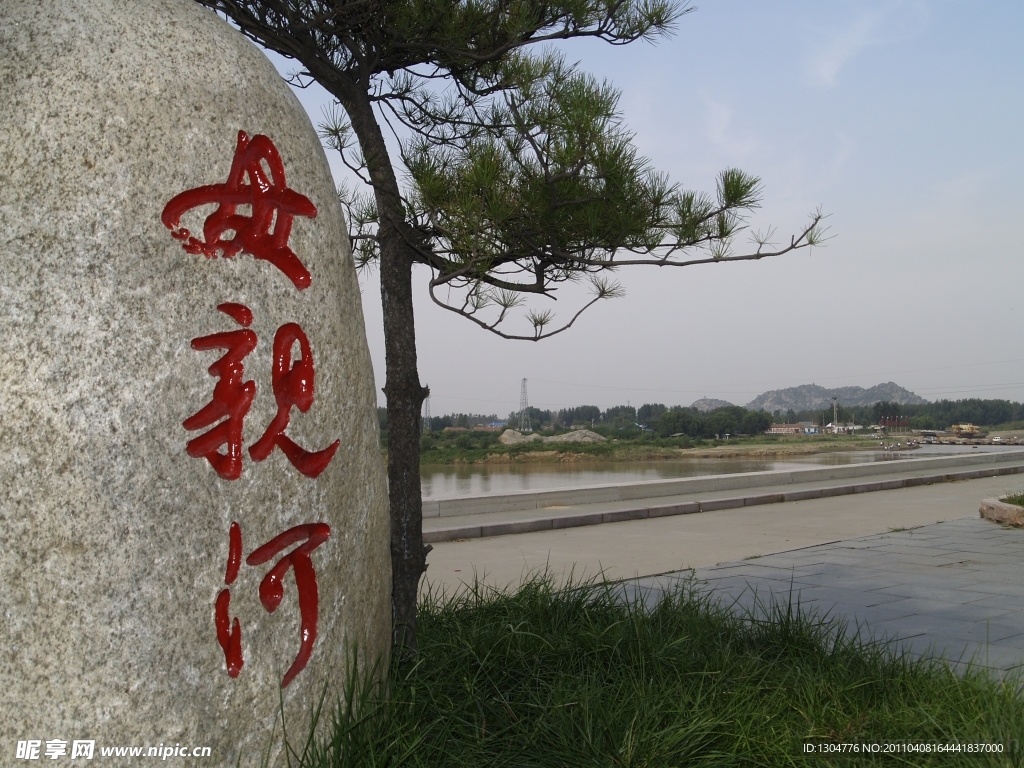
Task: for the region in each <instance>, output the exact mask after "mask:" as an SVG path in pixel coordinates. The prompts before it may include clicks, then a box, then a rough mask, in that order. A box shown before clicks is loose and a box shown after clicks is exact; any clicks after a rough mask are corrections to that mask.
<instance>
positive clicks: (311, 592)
mask: <svg viewBox="0 0 1024 768" xmlns="http://www.w3.org/2000/svg"><path fill="white" fill-rule="evenodd" d="M330 535H331V528H330V526H329V525H327V524H326V523H309V524H307V525H297V526H295V527H294V528H289V529H288V530H287V531H285V532H284V533H282V534H280V535H279V536H275V537H274V538H273V539H271V540H270V541H269V542H267V543H266V544H264V545H263V546H262V547H260V548H259V549H257V550H256V551H255V552H253V553H252V554H251V555H249V557H247V558H246V559H245V562H246V563H247V564H248V565H262V564H263V563H265V562H267V561H268V560H270V559H271V558H272V557H274V556H275V555H277V554H278V553H280V552H282V551H283V550H284V549H286V548H287V547H289V546H291V545H292V544H295V543H296V542H299V541H303V540H305V543H303V544H301V545H299V546H298V547H296V548H295V549H293V550H292V551H291V552H289V553H288V554H287V555H285V556H284V557H282V558H281V559H280V560H278V561H277V563H276V564H275V565H274V567H273V568H271V569H270V572H269V573H267V575H266V576H264V577H263V581H261V582H260V601H261V602H262V603H263V607H264V608H265V609H266V610H267V612H268V613H273V612H274V611H276V610H277V607H278V606H279V605H280V604H281V600H282V599H283V598H284V585H283V584H282V583H281V579H283V578H284V575H285V574H286V573H287V572H288V569H289V568H293V569H294V571H295V586H296V587H298V590H299V614H300V615H301V617H302V619H301V626H300V633H301V638H302V639H301V642H300V644H299V653H298V655H297V656H296V657H295V661H293V662H292V665H291V666H290V667H289V668H288V671H287V672H285V675H284V678H283V679H282V680H281V687H282V688H286V687H287V686H288V684H289V683H290V682H291V681H292V680H294V679H295V676H296V675H297V674H299V672H301V671H302V670H303V669H305V667H306V664H307V663H308V662H309V657H310V654H312V652H313V642H314V641H315V640H316V624H317V617H318V614H319V610H320V595H319V593H318V591H317V584H316V570H315V569H314V568H313V561H312V560H311V559H310V557H309V554H310V553H311V552H312V551H313V550H314V549H316V548H317V547H319V546H320V545H321V544H323V543H324V542H325V541H327V538H328V537H329V536H330Z"/></svg>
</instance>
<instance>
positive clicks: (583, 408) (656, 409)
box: [377, 398, 1024, 438]
mask: <svg viewBox="0 0 1024 768" xmlns="http://www.w3.org/2000/svg"><path fill="white" fill-rule="evenodd" d="M529 414H530V426H531V428H532V429H534V430H538V429H550V428H555V429H571V428H574V427H575V428H583V427H586V428H588V429H593V430H595V431H597V432H600V433H602V434H611V433H619V432H623V431H625V432H626V433H633V434H635V435H639V434H643V433H646V432H649V433H653V434H656V435H658V436H659V437H671V436H674V435H676V436H681V435H685V436H687V437H691V438H714V437H717V436H722V435H726V434H728V435H756V434H760V433H762V432H764V431H766V430H767V429H768V428H769V427H770V426H771V425H772V423H780V424H783V423H784V424H796V423H798V422H809V423H812V424H818V425H822V426H823V425H825V424H830V423H831V422H832V417H833V413H832V408H823V409H814V410H802V411H794V410H792V409H789V410H787V411H782V410H777V411H775V412H774V413H768V412H767V411H748V410H747V409H746V408H743V407H741V406H738V405H730V406H725V407H722V408H717V409H715V410H713V411H709V412H707V413H701V412H700V411H698V410H696V409H695V408H689V407H685V406H681V405H673V406H666V405H664V404H662V403H644V404H643V405H641V406H640V407H639V408H635V407H633V406H631V405H616V406H613V407H611V408H607V409H605V410H601V409H600V408H599V407H597V406H596V405H579V406H576V407H575V408H562V409H560V410H545V409H541V408H534V407H532V406H531V407H530V409H529ZM835 415H836V420H837V421H838V422H839V423H854V424H863V425H864V426H870V425H872V424H878V423H879V422H880V421H881V420H882V419H884V418H886V417H888V418H896V417H901V416H908V417H909V418H910V426H911V428H912V429H948V428H949V427H950V425H952V424H959V423H963V422H969V423H971V424H976V425H978V426H981V427H986V426H988V427H990V426H993V425H995V424H1006V423H1009V422H1015V421H1024V405H1021V404H1020V403H1016V402H1011V401H1009V400H981V399H978V398H969V399H966V400H939V401H938V402H934V403H924V404H921V405H901V404H900V403H893V402H884V401H883V402H878V403H875V404H874V405H867V406H865V405H855V406H850V407H846V406H844V405H838V406H837V408H836V414H835ZM377 418H378V421H379V423H380V430H381V433H382V434H386V433H387V409H386V408H378V409H377ZM496 421H498V417H497V415H496V414H486V415H485V414H478V413H450V414H445V415H444V416H434V417H432V418H431V420H430V431H431V432H441V431H443V430H444V428H445V427H463V428H472V427H474V426H480V425H486V424H490V423H492V422H496ZM506 426H507V427H508V428H510V429H519V427H520V424H519V412H518V411H513V412H512V413H510V414H509V415H508V417H507V419H506ZM624 436H626V435H624Z"/></svg>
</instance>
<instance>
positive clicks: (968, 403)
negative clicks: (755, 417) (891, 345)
mask: <svg viewBox="0 0 1024 768" xmlns="http://www.w3.org/2000/svg"><path fill="white" fill-rule="evenodd" d="M773 415H774V416H775V420H776V421H778V422H786V423H789V424H793V423H796V422H799V421H809V422H813V423H814V424H829V423H831V421H832V409H831V408H824V409H820V410H812V411H793V410H789V411H786V412H783V411H775V413H774V414H773ZM901 416H908V417H910V427H911V428H912V429H949V427H950V425H952V424H961V423H965V422H966V423H970V424H975V425H977V426H979V427H991V426H994V425H996V424H1007V423H1009V422H1014V421H1024V405H1021V404H1020V403H1015V402H1011V401H1010V400H982V399H980V398H968V399H966V400H939V401H937V402H934V403H922V404H919V405H901V404H900V403H892V402H886V401H881V402H877V403H875V404H874V405H855V406H851V407H849V408H846V407H843V406H842V405H840V406H839V408H838V414H837V419H838V421H839V422H840V423H844V422H846V423H849V422H853V423H856V424H864V425H865V426H869V425H871V424H878V423H879V422H880V421H881V420H882V419H884V418H887V417H888V418H898V417H901Z"/></svg>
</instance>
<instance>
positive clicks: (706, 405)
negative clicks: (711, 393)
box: [690, 397, 732, 413]
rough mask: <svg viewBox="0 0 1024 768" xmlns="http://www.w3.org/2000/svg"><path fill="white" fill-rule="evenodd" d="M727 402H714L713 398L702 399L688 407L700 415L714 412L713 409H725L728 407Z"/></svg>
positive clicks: (728, 403)
mask: <svg viewBox="0 0 1024 768" xmlns="http://www.w3.org/2000/svg"><path fill="white" fill-rule="evenodd" d="M730 405H732V403H730V402H729V401H728V400H715V398H713V397H702V398H701V399H700V400H694V401H693V403H692V404H691V405H690V407H691V408H696V409H697V410H698V411H700V412H701V413H708V412H709V411H713V410H715V408H725V407H726V406H730Z"/></svg>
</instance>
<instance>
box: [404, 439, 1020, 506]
mask: <svg viewBox="0 0 1024 768" xmlns="http://www.w3.org/2000/svg"><path fill="white" fill-rule="evenodd" d="M1006 450H1021V449H1020V447H1019V446H993V445H981V446H967V445H942V446H940V445H923V446H921V447H920V448H919V449H917V450H914V451H902V452H897V451H848V452H842V453H818V454H813V455H810V456H790V457H785V458H783V459H681V460H677V461H644V462H639V461H638V462H603V463H598V462H594V463H583V462H578V463H572V464H476V465H462V466H428V465H424V466H423V467H422V468H421V469H420V482H421V484H422V489H423V498H424V499H457V498H461V497H463V496H500V495H503V494H506V493H514V492H516V491H538V490H550V489H553V488H586V487H589V486H594V485H611V484H619V483H637V482H642V481H644V480H672V479H675V478H679V477H699V476H701V475H728V474H735V473H737V472H766V471H769V470H773V469H778V470H781V469H801V468H807V467H810V466H836V465H841V464H862V463H865V462H873V461H892V460H894V459H912V458H918V457H924V456H936V455H951V454H962V453H979V452H992V451H1006Z"/></svg>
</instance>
